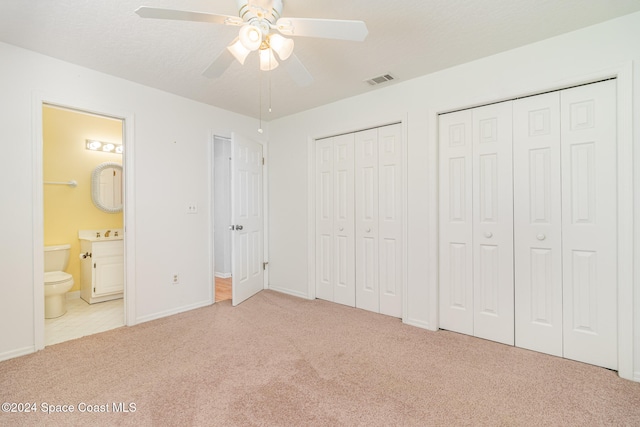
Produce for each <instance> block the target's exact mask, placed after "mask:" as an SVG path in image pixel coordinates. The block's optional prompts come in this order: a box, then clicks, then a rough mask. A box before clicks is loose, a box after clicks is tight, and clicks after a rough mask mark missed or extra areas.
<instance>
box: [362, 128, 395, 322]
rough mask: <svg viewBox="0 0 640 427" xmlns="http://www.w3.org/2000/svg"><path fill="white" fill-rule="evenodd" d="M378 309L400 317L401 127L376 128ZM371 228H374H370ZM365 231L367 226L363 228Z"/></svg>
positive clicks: (366, 231) (382, 312)
mask: <svg viewBox="0 0 640 427" xmlns="http://www.w3.org/2000/svg"><path fill="white" fill-rule="evenodd" d="M378 171H379V172H378V173H379V198H378V201H379V205H378V238H379V244H378V245H379V252H378V253H379V261H380V263H379V265H380V269H379V287H380V289H379V295H380V313H381V314H386V315H389V316H394V317H402V280H403V277H402V271H403V270H402V260H403V257H404V254H403V251H402V248H403V242H402V205H403V203H402V202H403V201H402V127H401V126H400V125H399V124H396V125H391V126H385V127H381V128H379V129H378ZM372 231H373V229H372ZM365 233H368V228H366V229H365Z"/></svg>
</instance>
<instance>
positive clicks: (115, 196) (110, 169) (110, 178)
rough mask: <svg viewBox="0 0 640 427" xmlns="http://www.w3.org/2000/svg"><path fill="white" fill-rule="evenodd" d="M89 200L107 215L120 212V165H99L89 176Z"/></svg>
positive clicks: (111, 163)
mask: <svg viewBox="0 0 640 427" xmlns="http://www.w3.org/2000/svg"><path fill="white" fill-rule="evenodd" d="M91 200H93V204H94V205H96V207H97V208H98V209H100V210H101V211H103V212H107V213H118V212H122V165H121V164H119V163H114V162H105V163H100V164H99V165H98V166H96V168H95V169H94V170H93V173H92V174H91Z"/></svg>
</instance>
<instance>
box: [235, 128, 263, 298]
mask: <svg viewBox="0 0 640 427" xmlns="http://www.w3.org/2000/svg"><path fill="white" fill-rule="evenodd" d="M231 147H232V148H231V152H232V154H231V174H232V178H231V187H232V191H231V205H232V213H231V218H232V227H233V231H232V238H231V244H232V249H231V252H232V261H231V262H232V283H233V284H232V291H231V293H232V304H233V305H234V306H235V305H238V304H240V303H241V302H243V301H245V300H246V299H248V298H249V297H251V296H253V295H255V294H256V293H258V292H260V291H261V290H262V289H263V288H264V267H263V262H264V257H263V224H264V220H263V209H262V167H263V160H262V145H260V144H259V143H258V142H255V141H251V140H249V139H247V138H244V137H242V136H240V135H237V134H234V135H233V136H232V139H231Z"/></svg>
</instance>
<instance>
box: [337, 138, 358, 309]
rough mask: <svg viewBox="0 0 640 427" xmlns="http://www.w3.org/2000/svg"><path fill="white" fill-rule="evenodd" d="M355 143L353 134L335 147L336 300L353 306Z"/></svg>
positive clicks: (354, 292) (354, 301)
mask: <svg viewBox="0 0 640 427" xmlns="http://www.w3.org/2000/svg"><path fill="white" fill-rule="evenodd" d="M353 142H354V135H353V134H348V135H341V136H337V137H335V138H334V148H333V158H334V164H333V173H334V204H333V208H334V216H333V218H334V220H333V235H334V243H333V250H334V255H333V259H334V292H333V301H334V302H337V303H340V304H345V305H348V306H351V307H354V306H355V303H356V289H355V257H354V253H355V233H354V220H355V217H354V205H353V196H354V194H353V191H354V188H353V187H354V176H353V171H354V158H353Z"/></svg>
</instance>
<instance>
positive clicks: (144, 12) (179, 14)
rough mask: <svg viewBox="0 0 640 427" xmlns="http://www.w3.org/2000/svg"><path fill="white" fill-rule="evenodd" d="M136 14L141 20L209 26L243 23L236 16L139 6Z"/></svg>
mask: <svg viewBox="0 0 640 427" xmlns="http://www.w3.org/2000/svg"><path fill="white" fill-rule="evenodd" d="M136 13H137V14H138V15H139V16H140V17H141V18H154V19H174V20H178V21H196V22H209V23H211V24H224V25H242V24H244V21H243V20H242V18H240V17H238V16H229V15H217V14H215V13H206V12H190V11H188V10H175V9H160V8H157V7H147V6H140V7H139V8H137V9H136Z"/></svg>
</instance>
